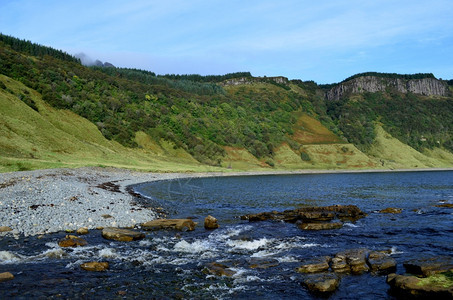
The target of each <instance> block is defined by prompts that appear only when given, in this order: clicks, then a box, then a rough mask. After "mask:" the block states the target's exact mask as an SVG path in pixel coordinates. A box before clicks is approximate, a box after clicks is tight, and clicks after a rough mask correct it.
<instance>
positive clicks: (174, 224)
mask: <svg viewBox="0 0 453 300" xmlns="http://www.w3.org/2000/svg"><path fill="white" fill-rule="evenodd" d="M141 226H142V228H143V229H144V230H159V229H176V230H181V231H185V230H187V231H192V230H195V226H196V223H195V222H194V221H192V220H191V219H157V220H152V221H149V222H146V223H143V224H141Z"/></svg>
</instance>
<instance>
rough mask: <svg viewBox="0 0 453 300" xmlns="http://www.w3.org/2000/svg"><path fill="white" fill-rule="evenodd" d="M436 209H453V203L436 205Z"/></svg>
mask: <svg viewBox="0 0 453 300" xmlns="http://www.w3.org/2000/svg"><path fill="white" fill-rule="evenodd" d="M434 206H435V207H446V208H453V203H444V204H438V205H434Z"/></svg>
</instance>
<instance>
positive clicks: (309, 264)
mask: <svg viewBox="0 0 453 300" xmlns="http://www.w3.org/2000/svg"><path fill="white" fill-rule="evenodd" d="M330 260H331V257H330V256H321V257H315V258H311V259H307V260H305V261H303V262H302V265H301V266H300V267H298V268H297V269H296V271H297V272H299V273H318V272H324V271H327V270H328V269H329V262H330Z"/></svg>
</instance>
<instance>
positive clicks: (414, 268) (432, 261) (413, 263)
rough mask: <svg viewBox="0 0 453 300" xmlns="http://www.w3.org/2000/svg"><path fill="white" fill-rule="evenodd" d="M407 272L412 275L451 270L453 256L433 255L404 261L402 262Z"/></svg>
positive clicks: (452, 268) (428, 274) (452, 267)
mask: <svg viewBox="0 0 453 300" xmlns="http://www.w3.org/2000/svg"><path fill="white" fill-rule="evenodd" d="M403 266H404V268H406V271H407V272H408V273H411V274H414V275H422V276H430V275H434V274H437V273H443V272H447V271H452V272H453V257H450V256H434V257H428V258H419V259H412V260H409V261H406V262H405V263H404V264H403Z"/></svg>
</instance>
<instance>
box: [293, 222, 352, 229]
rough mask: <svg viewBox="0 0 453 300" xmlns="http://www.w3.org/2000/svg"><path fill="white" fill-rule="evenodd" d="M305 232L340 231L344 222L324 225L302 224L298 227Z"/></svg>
mask: <svg viewBox="0 0 453 300" xmlns="http://www.w3.org/2000/svg"><path fill="white" fill-rule="evenodd" d="M298 227H299V228H300V229H303V230H328V229H339V228H341V227H343V223H342V222H329V223H326V222H322V223H301V224H299V225H298Z"/></svg>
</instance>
